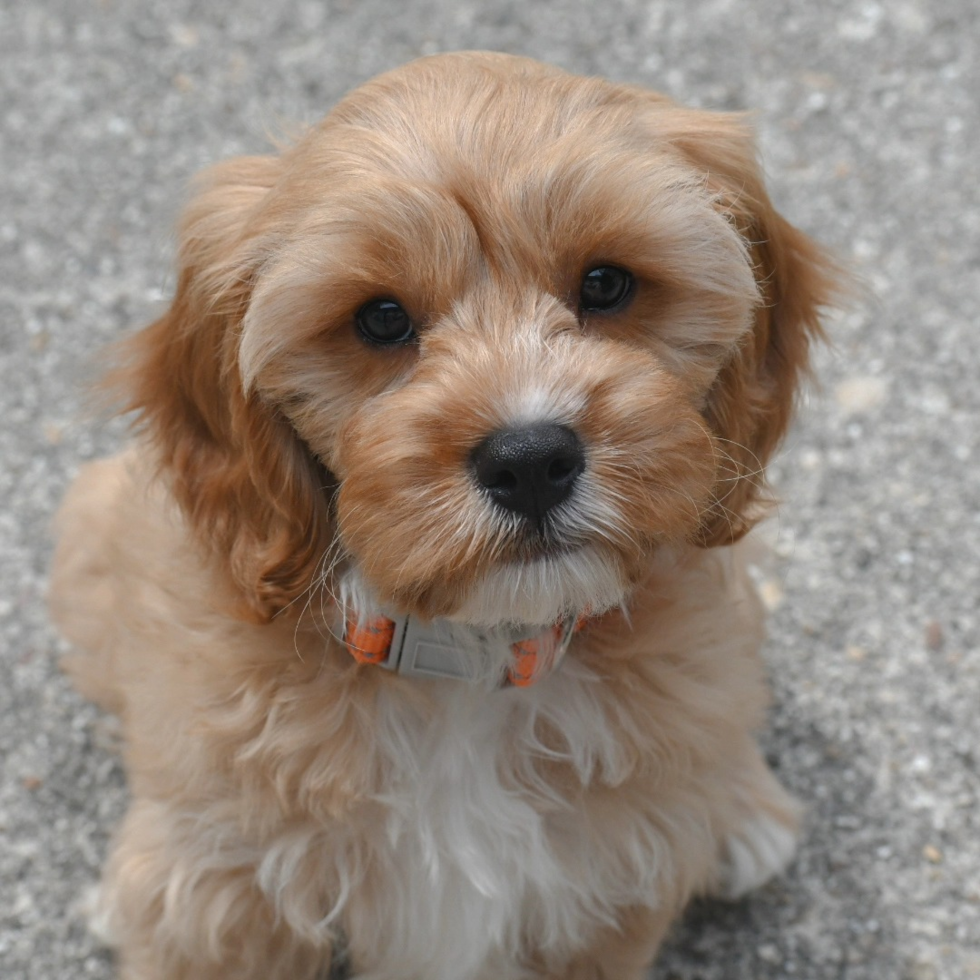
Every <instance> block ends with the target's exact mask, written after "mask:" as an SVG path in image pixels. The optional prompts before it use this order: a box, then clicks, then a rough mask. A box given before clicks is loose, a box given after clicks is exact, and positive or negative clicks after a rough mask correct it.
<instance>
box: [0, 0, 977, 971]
mask: <svg viewBox="0 0 980 980" xmlns="http://www.w3.org/2000/svg"><path fill="white" fill-rule="evenodd" d="M475 47H480V48H495V49H501V50H507V51H512V52H516V53H525V54H530V55H533V56H535V57H538V58H541V59H544V60H550V61H554V62H556V63H558V64H561V65H564V66H565V67H567V68H570V69H573V70H576V71H579V72H586V73H588V72H592V73H601V74H604V75H607V76H610V77H612V78H615V79H622V80H630V81H634V82H639V83H642V84H645V85H648V86H651V87H654V88H658V89H661V90H664V91H667V92H669V93H670V94H672V95H674V96H675V97H677V98H679V99H681V100H683V101H686V102H690V103H693V104H696V105H702V106H710V107H715V108H725V109H754V110H756V112H757V116H756V119H757V125H758V129H759V133H760V139H761V144H762V147H763V152H764V157H765V160H766V162H767V166H768V170H769V172H770V173H771V175H772V190H773V193H774V196H775V198H776V200H777V201H778V203H779V204H780V206H781V207H782V209H783V210H784V212H785V213H786V214H787V215H788V216H790V217H791V218H792V220H794V221H795V222H796V223H798V224H800V225H801V226H802V227H804V228H806V229H807V230H808V231H810V232H811V233H812V234H814V235H815V236H816V237H818V238H819V239H821V240H823V241H824V242H825V243H827V244H828V245H829V246H831V247H832V248H834V249H835V250H836V251H837V253H838V254H839V255H840V256H841V258H842V259H843V260H844V262H845V263H846V264H848V265H850V266H852V267H853V268H855V269H856V270H857V271H858V272H859V273H860V274H861V275H862V276H863V277H864V280H865V282H866V283H867V286H868V290H867V297H866V298H864V299H863V300H860V301H859V302H857V303H856V304H855V305H854V307H853V308H851V309H850V310H848V311H847V312H846V313H845V314H842V315H840V316H838V317H836V318H835V319H834V320H833V322H832V323H831V324H830V327H831V333H832V336H833V341H834V350H832V351H831V350H824V351H823V352H822V353H821V356H820V358H819V361H820V364H819V368H820V370H819V374H820V376H821V379H822V387H821V389H820V390H819V391H818V392H815V393H812V394H811V395H810V397H809V398H808V399H807V404H806V405H805V406H804V411H803V413H802V416H801V419H800V422H799V424H798V425H797V427H796V429H795V431H794V433H793V435H792V437H791V439H790V441H789V444H788V446H787V449H786V451H785V453H784V454H783V455H782V456H781V458H780V459H779V461H778V462H777V464H776V466H775V467H774V477H775V482H776V484H777V486H778V488H779V490H780V493H781V497H782V500H783V503H782V505H781V507H780V508H779V512H778V514H777V516H776V518H775V519H774V521H773V522H772V523H771V525H770V534H771V537H772V539H773V541H774V542H775V554H776V557H775V560H774V563H773V566H772V568H771V569H770V570H769V572H768V573H767V578H766V580H765V581H764V582H763V591H764V594H765V596H766V598H767V601H768V602H769V604H770V605H771V606H772V608H773V619H772V628H771V642H770V643H769V646H768V648H767V657H768V661H769V664H770V666H771V671H772V676H773V681H774V685H775V690H776V701H775V706H774V710H773V716H772V724H771V728H770V731H769V733H768V735H767V747H768V749H769V752H770V755H771V757H772V760H773V763H774V765H775V766H776V767H777V769H778V770H779V772H780V774H781V775H782V778H783V779H784V780H785V782H786V783H787V784H788V785H789V786H790V787H792V789H793V790H794V791H795V792H796V793H797V794H798V795H799V796H800V797H801V798H802V799H804V800H805V801H806V802H807V804H808V807H809V820H808V832H807V836H806V840H805V843H804V844H803V847H802V850H801V853H800V856H799V859H798V860H797V862H796V863H795V865H794V866H793V868H792V870H791V872H790V873H789V874H788V875H787V876H786V877H785V878H784V879H783V880H780V881H779V882H777V883H775V884H772V885H770V886H769V887H767V888H765V889H763V890H762V891H761V892H759V893H758V894H756V895H755V896H753V897H752V898H750V899H748V900H746V901H743V902H740V903H738V904H735V905H724V904H720V903H715V902H711V903H707V902H706V903H703V904H701V905H698V906H697V907H695V908H694V909H692V911H691V913H690V914H689V915H688V917H687V919H686V920H685V922H684V923H683V924H682V925H681V926H680V927H679V928H678V929H677V931H676V933H675V934H674V937H673V939H672V941H671V943H670V946H669V948H668V949H667V950H666V952H665V954H664V955H663V957H662V958H661V960H660V962H659V964H658V966H657V967H656V968H655V970H654V973H653V976H654V977H656V978H658V980H681V978H684V980H695V978H697V980H723V978H754V980H768V978H777V977H779V978H784V977H789V978H798V980H825V978H827V980H829V978H847V980H892V978H894V980H938V978H949V980H963V978H973V977H980V826H978V822H980V818H978V813H980V800H978V796H980V791H978V785H980V783H978V767H980V649H978V647H980V643H978V627H980V612H978V604H980V560H978V556H980V446H978V440H980V435H978V432H980V425H978V423H980V385H978V384H977V377H978V375H980V344H978V342H977V336H978V334H977V326H978V321H980V299H978V297H980V208H978V195H977V186H978V180H977V169H976V167H977V159H978V157H980V109H978V99H980V7H978V6H977V4H976V0H947V2H945V3H942V4H938V3H929V2H926V0H890V2H888V3H884V2H881V3H878V2H874V0H867V2H861V3H858V2H847V0H824V2H821V3H812V2H810V0H773V2H771V3H767V2H763V0H746V2H733V0H704V2H691V3H686V4H681V3H667V2H664V0H642V2H640V0H604V2H603V3H602V4H597V3H586V2H577V0H536V2H534V3H527V2H519V0H488V2H483V3H477V2H473V0H402V2H396V0H389V2H385V0H346V2H345V0H334V2H331V3H317V2H311V0H282V2H278V3H267V2H260V0H236V2H232V0H212V2H207V3H205V2H192V0H171V2H168V3H159V2H156V3H154V2H150V0H6V2H5V3H4V4H3V5H2V6H0V114H2V132H0V381H2V384H0V418H2V422H0V629H2V645H0V754H2V759H3V764H2V772H0V976H2V977H3V978H4V980H65V978H69V977H71V978H79V977H91V978H97V980H106V978H108V977H110V976H111V960H110V958H109V957H108V955H107V954H106V953H104V952H103V951H100V950H99V949H98V946H97V944H96V943H95V942H94V940H93V939H92V938H90V936H89V935H88V933H87V932H86V928H85V923H84V917H83V915H82V911H81V909H82V905H83V899H84V895H85V892H86V889H88V888H90V886H91V885H92V884H93V883H94V881H95V880H96V877H97V874H98V868H99V865H100V862H101V860H102V857H103V855H104V853H105V850H106V846H107V839H108V835H109V833H110V831H111V828H112V826H113V824H114V822H115V821H116V820H117V819H118V817H119V815H120V814H121V812H122V810H123V807H124V804H125V787H124V781H123V777H122V773H121V770H120V768H119V765H118V762H117V761H116V758H115V756H114V755H113V754H112V751H111V748H112V746H111V743H112V731H111V727H110V726H109V725H108V724H107V722H106V720H105V719H102V718H100V716H99V715H98V713H97V712H96V711H95V710H94V709H93V708H92V707H91V706H89V705H87V704H85V703H83V702H82V701H81V700H80V698H79V697H77V696H76V695H75V694H74V692H73V691H72V690H71V688H70V687H69V685H68V683H67V681H66V680H65V678H64V677H63V676H62V675H61V674H60V673H59V672H58V669H57V660H58V656H59V653H60V652H61V649H62V648H61V645H60V641H59V640H57V639H56V637H55V635H54V633H53V632H52V630H51V628H50V626H49V624H48V620H47V615H46V612H45V607H44V591H45V574H46V567H47V564H48V561H49V556H50V547H51V545H50V540H49V532H48V525H49V521H50V518H51V515H52V513H53V511H54V508H55V507H56V505H57V502H58V499H59V498H60V496H61V494H62V492H63V491H64V489H65V487H66V485H67V484H68V482H69V480H70V479H71V477H72V475H73V474H74V473H75V472H76V471H77V468H78V466H79V465H80V464H81V462H82V461H84V460H86V459H90V458H92V457H95V456H98V455H100V454H102V453H105V452H107V451H109V450H111V449H112V448H113V447H114V446H116V445H117V443H118V440H119V438H120V435H121V428H120V426H119V425H118V424H110V425H108V426H106V425H100V424H97V423H96V422H94V421H90V420H88V419H87V418H86V417H85V415H84V414H83V412H82V390H83V386H84V382H85V381H86V379H88V378H91V377H92V376H93V375H94V374H96V373H97V371H98V363H99V351H100V348H102V347H103V345H104V344H105V342H106V341H109V340H112V339H113V338H115V337H117V336H119V335H120V334H122V333H123V332H124V331H126V330H129V329H131V328H133V327H135V326H139V325H141V324H143V323H145V322H147V321H148V319H149V318H150V317H151V316H152V315H153V314H154V312H155V311H157V310H159V309H160V307H161V304H162V303H163V301H164V299H165V297H166V296H167V293H168V290H169V288H170V283H171V274H170V264H171V258H172V240H171V238H170V237H169V229H170V228H171V226H172V223H173V219H174V216H175V214H176V211H177V209H178V207H179V203H180V200H181V198H182V194H183V188H184V186H185V183H186V181H187V179H188V178H189V177H190V176H191V175H192V174H193V173H194V172H195V171H196V170H198V169H199V168H200V167H202V166H203V165H205V164H207V163H209V162H211V161H214V160H217V159H219V158H221V157H224V156H227V155H229V154H234V153H240V152H254V151H261V150H263V149H264V148H265V147H266V145H267V140H266V136H267V134H268V133H276V132H278V131H281V130H282V129H283V127H284V126H286V125H287V124H288V123H289V122H290V121H293V120H298V121H312V120H314V119H316V118H317V117H319V116H320V115H321V114H323V112H324V111H325V110H326V109H327V108H328V107H329V106H330V105H331V103H332V102H333V101H334V100H335V99H337V98H338V97H339V96H340V95H341V94H343V93H344V92H345V91H346V90H347V89H349V88H351V87H352V86H354V85H355V84H357V83H358V82H360V81H362V80H364V79H366V78H368V77H370V76H371V75H373V74H375V73H376V72H378V71H380V70H383V69H385V68H387V67H391V66H393V65H395V64H398V63H400V62H403V61H406V60H408V59H411V58H413V57H415V56H417V55H420V54H424V53H431V52H435V51H441V50H450V49H458V48H475ZM971 174H972V176H971Z"/></svg>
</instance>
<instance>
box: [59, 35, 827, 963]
mask: <svg viewBox="0 0 980 980" xmlns="http://www.w3.org/2000/svg"><path fill="white" fill-rule="evenodd" d="M179 236H180V237H179V241H180V246H179V271H178V280H177V283H176V291H175V296H174V298H173V301H172V303H171V305H170V306H169V309H168V310H167V311H166V312H165V313H164V314H163V316H161V317H160V319H158V320H157V321H156V322H154V323H153V324H151V325H150V326H148V327H147V328H145V329H144V330H143V331H142V332H140V333H137V334H136V335H135V336H133V337H132V338H131V339H128V340H127V341H125V342H124V344H123V346H122V348H121V351H120V352H118V353H117V357H116V361H115V367H114V369H113V370H112V371H111V373H110V380H109V384H110V386H111V387H112V390H113V391H115V392H118V393H121V396H120V406H121V408H122V409H124V410H126V411H130V412H133V413H135V415H134V418H135V420H136V423H135V424H136V433H135V436H134V439H133V441H132V444H131V445H130V446H129V448H127V449H125V450H124V451H123V452H122V453H121V455H118V456H116V457H115V458H112V459H108V460H103V461H99V462H95V463H93V464H90V465H89V466H87V467H86V468H85V469H84V470H83V471H82V473H81V475H80V476H79V477H78V479H77V480H76V482H75V484H74V486H73V487H72V488H71V490H70V491H69V494H68V496H67V498H66V501H65V503H64V504H63V507H62V510H61V512H60V515H59V517H58V519H57V528H58V534H59V539H60V540H59V544H58V549H57V554H56V558H55V564H54V567H53V574H52V597H51V602H52V607H53V611H54V615H55V618H56V620H57V622H58V623H59V624H60V626H61V629H62V630H63V632H64V633H65V635H66V636H67V637H68V638H69V640H70V641H72V643H73V644H74V646H75V647H76V648H78V649H79V650H80V651H81V652H78V653H76V654H75V655H73V656H72V657H71V658H70V660H69V661H68V669H69V670H70V671H71V673H72V674H73V675H74V678H75V679H76V682H77V684H78V686H79V687H80V689H81V690H82V691H83V693H85V694H87V695H88V696H90V697H91V698H93V699H95V700H97V701H98V702H100V703H101V704H102V705H104V706H105V707H106V708H108V709H109V710H111V711H113V712H116V713H117V714H118V715H119V716H120V718H121V722H122V730H123V732H124V742H125V764H126V768H127V772H128V779H129V786H130V790H131V795H132V799H131V803H130V805H129V810H128V813H127V815H126V817H125V819H124V821H123V823H122V826H121V828H120V829H119V830H118V833H117V835H116V838H115V841H114V845H113V847H112V851H111V855H110V857H109V859H108V863H107V867H106V869H105V872H104V876H103V881H102V884H101V886H100V890H99V899H98V902H99V906H98V913H97V917H98V920H99V922H100V923H101V927H102V929H103V931H104V933H105V934H106V935H107V937H108V940H109V941H110V942H111V944H112V945H114V946H115V947H116V949H117V950H118V965H119V972H120V976H121V977H122V978H124V980H217V978H221V980H287V978H288V980H312V978H313V977H316V976H320V975H323V971H325V970H328V969H329V968H330V963H331V960H332V958H336V957H337V956H338V955H339V953H340V951H341V950H343V951H344V955H345V956H346V957H347V958H348V961H349V964H350V966H349V969H350V971H351V974H352V975H353V976H354V977H357V978H359V980H422V978H424V980H491V978H492V980H530V978H541V980H545V978H546V980H600V978H605V980H639V978H641V977H642V976H644V973H645V970H646V969H647V967H648V965H649V964H650V963H651V961H652V960H653V958H654V956H655V954H656V951H657V948H658V946H659V944H660V943H661V941H662V939H663V937H664V935H665V933H666V932H667V931H668V929H669V927H670V924H671V923H672V922H673V921H674V920H675V919H676V918H677V916H678V915H679V914H680V912H681V911H682V910H683V908H684V906H685V904H686V903H687V902H688V901H689V899H690V898H692V897H693V896H696V895H720V896H726V897H738V896H740V895H742V894H744V893H745V892H747V891H748V890H749V889H752V888H754V887H756V886H758V885H760V884H762V883H763V882H765V881H766V880H768V879H769V878H770V877H772V876H773V875H776V874H778V873H780V872H781V871H782V870H783V869H784V868H785V866H786V865H787V863H788V862H789V861H790V860H791V857H792V855H793V852H794V848H795V844H796V840H797V836H798V829H799V819H800V810H799V807H798V805H797V803H796V802H795V801H794V800H793V799H792V798H791V797H790V796H789V794H788V793H787V792H786V791H784V789H783V788H782V787H781V786H780V785H779V783H778V782H777V781H776V779H775V777H774V776H773V774H772V773H771V772H770V770H769V767H768V766H767V764H766V762H765V761H764V759H763V757H762V755H761V754H760V751H759V749H758V747H757V743H756V741H755V737H754V733H755V732H756V731H757V730H758V728H759V727H760V726H761V725H762V724H763V721H764V713H765V710H766V703H767V693H766V683H765V679H764V672H763V668H762V666H761V664H760V660H759V657H758V652H757V651H758V648H759V645H760V642H761V639H762V629H763V614H762V608H761V605H760V602H759V600H758V599H757V597H756V594H755V592H754V589H753V586H752V582H751V579H750V576H749V574H748V560H747V550H746V549H747V547H748V545H747V543H746V540H751V538H750V539H746V540H743V539H744V537H745V535H746V533H747V532H748V531H749V530H750V529H751V528H752V527H753V525H755V524H756V522H757V521H758V520H759V519H760V517H761V516H762V515H763V513H764V512H765V508H766V501H767V494H766V490H765V484H764V468H765V465H766V462H767V460H768V459H769V458H770V456H771V455H772V453H773V451H774V450H775V448H776V447H777V445H778V443H779V442H780V440H781V438H782V436H783V435H784V433H785V431H786V428H787V425H788V423H789V421H790V418H791V415H792V410H793V403H794V396H795V394H796V392H797V390H798V387H799V385H800V382H801V379H802V378H803V377H804V376H805V375H806V373H807V370H808V351H809V349H810V347H811V342H812V341H814V340H815V339H817V338H818V337H820V335H821V325H820V316H821V311H822V309H823V308H824V307H825V306H826V305H827V304H828V302H830V298H831V297H832V294H833V292H834V288H835V278H836V271H835V266H834V263H833V261H832V260H831V259H829V258H828V257H827V255H826V254H825V253H824V251H822V250H821V248H820V247H818V246H817V245H816V244H814V243H813V242H812V241H811V240H809V239H808V238H807V237H806V236H805V235H804V234H803V233H801V232H800V231H798V230H796V229H795V228H794V227H792V226H791V225H790V224H789V223H787V222H786V221H785V220H784V219H783V218H782V217H781V216H780V215H779V214H777V212H776V211H775V210H774V208H773V206H772V204H771V203H770V200H769V198H768V196H767V194H766V190H765V187H764V184H763V179H762V177H761V175H760V170H759V167H758V165H757V163H756V157H755V151H754V146H753V137H752V134H751V132H750V130H749V128H748V127H747V125H746V122H745V120H744V119H743V118H742V117H741V116H738V115H731V114H724V113H712V112H707V111H702V110H692V109H688V108H683V107H681V106H679V105H677V104H676V103H674V102H673V101H670V100H669V99H667V98H665V97H663V96H661V95H657V94H653V93H651V92H648V91H645V90H643V89H640V88H636V87H630V86H626V85H617V84H611V83H609V82H607V81H604V80H601V79H595V78H583V77H578V76H574V75H571V74H568V73H566V72H564V71H561V70H558V69H556V68H552V67H549V66H546V65H543V64H539V63H537V62H534V61H531V60H528V59H524V58H518V57H511V56H506V55H502V54H487V53H474V52H469V53H456V54H447V55H439V56H435V57H430V58H424V59H422V60H419V61H416V62H412V63H410V64H409V65H407V66H405V67H402V68H399V69H396V70H394V71H391V72H389V73H387V74H384V75H382V76H380V77H378V78H376V79H374V80H373V81H370V82H368V83H367V84H365V85H363V86H362V87H360V88H358V89H356V90H355V91H354V92H353V93H352V94H350V95H349V96H347V97H346V98H345V99H344V100H343V101H341V102H340V103H339V104H338V105H337V106H336V107H335V108H334V109H333V110H332V111H331V112H330V114H329V115H328V116H327V117H326V119H325V120H324V121H323V122H322V123H321V124H319V125H317V126H315V127H312V128H310V129H309V130H308V131H306V132H305V133H304V134H303V135H302V136H301V137H300V138H299V139H298V140H296V141H295V142H294V143H293V144H291V145H290V146H288V147H286V148H284V149H283V150H282V151H281V152H280V153H278V154H276V155H268V156H254V157H245V158H241V159H235V160H231V161H228V162H225V163H221V164H219V165H217V166H215V167H214V168H213V169H211V170H209V171H208V172H206V173H205V175H204V176H203V177H202V178H201V180H200V181H199V183H198V185H197V187H196V191H195V193H194V195H193V197H192V199H191V201H190V203H189V205H188V207H187V209H186V212H185V214H184V217H183V220H182V223H181V226H180V232H179Z"/></svg>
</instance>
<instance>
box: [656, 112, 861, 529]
mask: <svg viewBox="0 0 980 980" xmlns="http://www.w3.org/2000/svg"><path fill="white" fill-rule="evenodd" d="M682 117H683V118H682V120H681V124H680V126H679V128H678V130H677V131H675V132H674V133H673V134H672V135H671V142H672V143H673V144H674V145H675V146H676V147H677V148H679V149H680V150H681V151H682V152H683V153H684V154H685V156H687V158H688V159H689V160H690V161H691V162H693V163H694V165H695V166H696V167H698V169H699V170H700V171H701V172H702V173H704V175H705V181H706V185H707V189H708V190H709V192H711V193H712V194H713V195H714V197H715V200H716V202H717V207H719V208H720V209H721V210H722V211H723V213H725V214H726V216H727V217H728V218H729V220H731V221H732V223H733V224H734V226H735V228H736V229H737V230H738V232H739V234H740V235H741V236H742V239H743V241H744V242H745V244H746V248H747V251H748V255H749V257H750V261H751V262H752V265H753V272H754V275H755V279H756V283H757V284H758V288H759V294H760V297H761V303H760V305H759V307H758V308H757V310H756V314H755V322H754V324H753V327H752V330H751V332H750V333H749V334H748V335H747V336H746V337H745V338H744V340H743V342H742V343H741V344H740V346H739V348H738V350H737V351H736V352H735V354H734V356H733V357H732V359H731V360H730V361H729V363H728V364H727V365H726V366H725V367H724V368H723V369H722V371H721V373H720V374H719V376H718V378H717V380H716V382H715V384H714V387H713V388H712V390H711V392H710V394H709V396H708V401H707V405H706V407H705V410H704V414H705V417H706V418H707V420H708V423H709V424H710V426H711V428H712V430H713V431H714V433H715V435H716V436H717V437H718V439H719V440H720V448H721V451H722V452H723V453H724V454H726V456H725V457H723V461H722V466H721V472H720V477H719V482H718V484H717V486H716V488H715V497H716V500H717V503H716V505H715V506H714V507H713V508H712V509H711V511H710V512H709V514H708V516H707V518H706V520H705V522H704V524H703V525H702V528H701V537H700V543H701V544H703V545H704V546H705V547H709V546H713V545H724V544H730V543H732V542H733V541H737V540H738V539H739V538H740V537H742V535H744V534H745V533H746V532H747V531H748V530H749V529H750V528H751V527H752V526H753V524H754V523H755V522H756V521H757V520H758V519H759V518H760V517H761V516H762V515H763V513H764V511H765V506H764V504H765V502H766V497H765V484H764V476H763V472H764V469H765V466H766V464H767V463H768V461H769V459H770V457H771V456H772V454H773V451H774V450H775V449H776V447H777V446H778V444H779V442H780V440H781V439H782V438H783V436H784V435H785V433H786V429H787V427H788V425H789V422H790V420H791V418H792V414H793V407H794V401H795V397H796V393H797V390H798V388H799V385H800V382H801V380H802V379H803V378H804V377H805V376H806V374H807V373H808V360H809V348H810V342H811V340H814V339H819V338H821V337H822V336H823V333H822V330H821V327H820V313H821V310H822V308H824V307H826V306H829V305H831V302H832V301H833V300H834V298H835V296H836V295H837V294H839V292H840V290H841V283H842V282H844V280H845V278H846V277H845V274H844V273H843V271H842V270H841V269H839V268H838V267H837V266H836V264H835V263H834V261H833V260H832V259H831V258H830V257H829V256H828V255H827V254H826V253H825V252H824V251H823V250H822V249H821V248H820V247H819V246H818V245H816V244H815V243H814V242H812V241H811V240H810V239H809V238H807V236H806V235H804V234H803V233H802V232H800V231H798V230H797V229H796V228H794V227H793V226H792V225H790V224H789V223H788V222H787V221H785V220H784V219H783V218H782V217H780V215H779V214H777V213H776V210H775V209H774V208H773V206H772V203H771V202H770V200H769V197H768V195H767V194H766V190H765V186H764V184H763V180H762V174H761V172H760V169H759V165H758V162H757V160H756V155H755V146H754V139H753V135H752V132H751V130H750V128H749V127H748V126H747V125H746V124H745V122H744V121H743V119H742V117H740V116H737V115H731V114H722V113H708V112H697V111H685V112H683V113H682Z"/></svg>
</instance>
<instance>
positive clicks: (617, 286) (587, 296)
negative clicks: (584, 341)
mask: <svg viewBox="0 0 980 980" xmlns="http://www.w3.org/2000/svg"><path fill="white" fill-rule="evenodd" d="M632 292H633V276H632V275H631V274H630V273H629V272H627V271H626V270H625V269H618V268H616V266H614V265H600V266H599V267H598V268H595V269H590V270H589V271H588V272H586V274H585V275H584V276H583V277H582V291H581V293H580V294H579V305H580V307H581V309H582V312H583V313H608V312H609V311H610V310H615V309H617V308H618V307H620V306H622V305H623V303H625V302H626V300H627V299H629V297H630V294H631V293H632Z"/></svg>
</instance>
